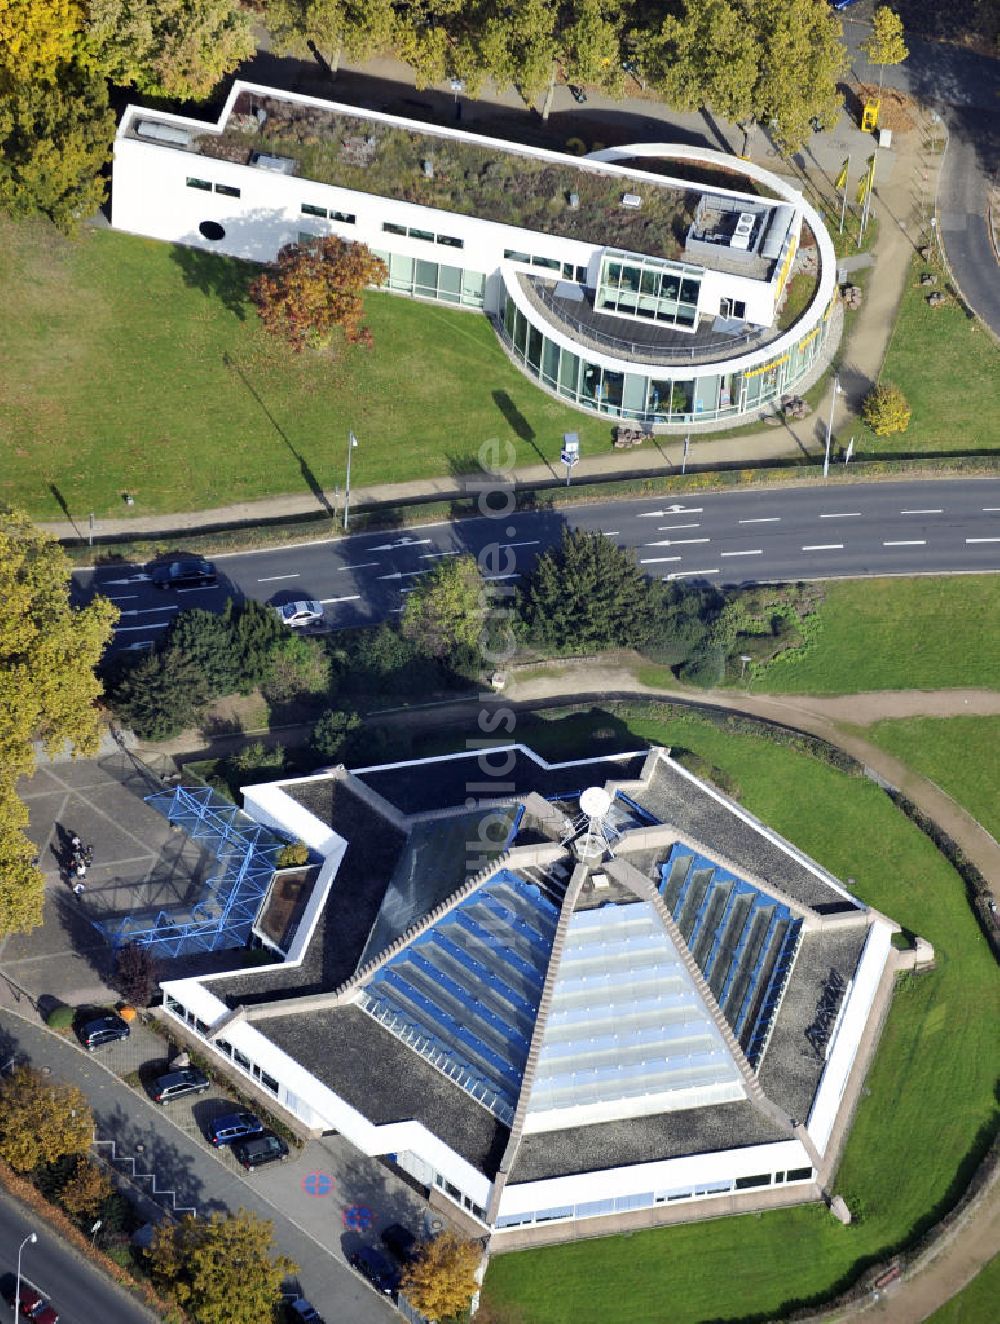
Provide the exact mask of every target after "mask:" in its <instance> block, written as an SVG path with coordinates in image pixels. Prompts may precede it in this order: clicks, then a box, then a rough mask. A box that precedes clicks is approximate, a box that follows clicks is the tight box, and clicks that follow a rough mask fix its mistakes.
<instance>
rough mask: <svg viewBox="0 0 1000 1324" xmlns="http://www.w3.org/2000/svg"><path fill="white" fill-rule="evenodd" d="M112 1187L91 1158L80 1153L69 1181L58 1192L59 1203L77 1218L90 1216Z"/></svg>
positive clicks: (111, 1191)
mask: <svg viewBox="0 0 1000 1324" xmlns="http://www.w3.org/2000/svg"><path fill="white" fill-rule="evenodd" d="M113 1192H114V1187H113V1186H112V1185H111V1182H110V1181H109V1180H108V1178H107V1177H106V1176H105V1175H104V1173H103V1172H102V1171H101V1169H100V1168H99V1167H98V1166H97V1164H96V1163H95V1162H94V1160H93V1159H90V1158H86V1157H84V1156H82V1155H81V1157H80V1158H78V1159H77V1161H76V1167H75V1168H74V1170H73V1175H72V1177H70V1179H69V1181H68V1182H67V1183H66V1185H65V1186H64V1187H63V1188H62V1190H61V1191H60V1192H59V1203H60V1204H61V1205H62V1206H63V1208H64V1209H65V1210H67V1211H68V1212H69V1213H71V1214H75V1215H76V1217H77V1218H92V1217H93V1216H94V1214H96V1213H97V1211H98V1209H100V1207H101V1205H102V1204H103V1203H104V1201H105V1200H106V1199H107V1198H108V1196H110V1195H111V1194H113Z"/></svg>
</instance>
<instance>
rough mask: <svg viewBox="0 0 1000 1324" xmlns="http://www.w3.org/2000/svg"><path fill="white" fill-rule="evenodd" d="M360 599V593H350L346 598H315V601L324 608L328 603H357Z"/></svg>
mask: <svg viewBox="0 0 1000 1324" xmlns="http://www.w3.org/2000/svg"><path fill="white" fill-rule="evenodd" d="M360 597H361V594H360V593H351V594H349V595H348V596H347V597H346V598H317V599H316V601H317V602H318V603H319V604H320V606H323V607H325V606H326V604H327V603H329V602H357V601H358V600H359V598H360Z"/></svg>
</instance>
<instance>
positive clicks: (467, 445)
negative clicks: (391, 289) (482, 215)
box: [0, 220, 611, 520]
mask: <svg viewBox="0 0 1000 1324" xmlns="http://www.w3.org/2000/svg"><path fill="white" fill-rule="evenodd" d="M255 274H256V268H255V267H253V266H252V265H251V264H248V263H245V262H237V261H235V260H231V259H226V258H219V257H215V256H214V255H211V254H205V253H200V252H196V251H194V250H191V249H186V248H181V247H178V246H174V245H170V244H164V243H157V242H155V241H153V240H147V239H139V238H135V237H134V236H131V235H124V234H117V233H111V232H108V231H94V230H87V231H85V232H84V233H83V235H82V236H81V238H80V239H79V240H78V241H77V242H72V243H71V242H69V241H67V240H65V239H63V238H61V237H60V236H59V235H57V234H56V233H55V232H54V231H53V230H51V229H50V228H48V227H46V226H43V225H41V224H28V223H24V224H19V225H15V224H13V223H12V222H10V221H3V220H0V285H2V288H3V303H4V335H3V339H2V345H0V501H6V502H17V503H20V504H22V505H24V506H25V507H27V509H28V510H29V512H30V513H31V514H32V515H34V516H36V517H38V518H40V519H53V518H62V517H63V515H64V513H65V512H64V511H63V510H62V508H61V502H65V504H66V506H67V507H68V509H69V510H70V511H71V513H72V515H73V516H74V517H75V518H76V519H77V520H81V519H82V520H86V518H87V516H88V514H89V513H90V512H91V511H93V512H95V513H96V514H97V515H98V516H101V515H106V514H108V513H109V512H114V513H116V514H119V513H123V506H122V496H121V494H122V493H123V492H125V491H128V492H131V493H132V494H133V495H134V496H135V500H136V504H135V507H134V513H135V514H136V515H141V514H150V513H153V512H157V511H182V510H189V509H201V508H205V507H210V506H219V505H227V504H230V503H232V502H237V501H244V500H251V499H253V498H255V497H262V496H267V495H271V494H275V493H286V492H308V491H310V490H311V489H313V488H315V487H316V486H317V485H318V486H320V487H324V488H331V489H332V488H333V487H334V486H335V485H336V484H340V485H341V486H342V485H343V482H344V467H345V461H346V452H347V432H348V429H351V428H353V430H354V431H355V432H356V433H357V435H358V438H359V439H360V443H361V445H360V449H359V450H357V451H356V452H355V455H354V459H353V465H352V472H351V481H352V483H353V484H355V485H356V486H357V487H363V486H367V485H369V484H372V483H382V482H395V481H403V480H406V479H412V478H421V477H431V476H441V475H448V474H449V473H451V472H452V471H454V470H455V469H457V470H460V471H462V472H468V471H469V470H470V469H473V468H475V461H476V456H477V454H478V453H479V450H480V447H481V446H482V445H483V443H485V442H488V441H489V440H490V439H491V438H499V439H501V440H509V441H511V442H512V443H513V445H514V448H515V452H516V457H517V463H519V464H537V463H539V462H541V461H542V460H546V461H551V462H557V461H558V456H559V451H560V448H561V445H562V434H563V432H564V431H567V430H571V431H575V432H578V433H579V435H580V439H581V443H582V446H583V449H584V451H594V450H603V449H608V448H609V446H610V440H611V423H610V422H609V421H607V420H604V421H598V420H596V419H590V418H588V417H587V416H586V415H585V414H580V413H577V412H576V411H575V410H570V409H567V408H564V407H563V406H562V405H560V404H558V403H557V402H556V401H555V400H552V399H550V397H549V396H547V395H545V394H544V393H543V392H542V391H540V390H539V389H538V388H537V387H535V386H534V385H533V384H532V383H531V382H530V381H529V380H528V378H526V377H525V376H524V375H523V374H522V373H520V372H519V371H517V369H515V368H514V367H513V366H512V365H511V364H510V363H509V362H508V360H507V358H506V356H505V355H504V353H503V351H502V350H501V348H500V345H499V342H498V341H497V338H496V336H495V334H494V332H493V330H492V328H491V327H490V325H489V323H488V322H487V320H486V318H485V317H483V316H482V315H481V314H478V313H473V312H456V311H454V310H452V309H447V308H442V307H439V306H436V305H430V304H422V303H417V302H415V301H412V300H409V299H403V298H397V297H394V296H392V295H389V294H369V295H368V297H367V299H366V307H367V321H368V323H369V325H370V326H371V329H372V332H373V335H374V338H375V348H374V350H372V351H370V352H366V351H364V350H362V349H345V350H344V352H343V353H342V354H341V356H340V357H339V358H338V359H333V358H329V357H324V356H318V355H315V354H312V353H308V352H307V353H303V354H301V355H295V354H292V353H290V352H288V351H286V350H284V349H282V347H281V345H280V344H279V343H278V342H277V341H275V340H274V339H273V338H272V337H267V336H266V335H265V333H264V332H263V330H262V329H261V327H260V325H259V322H258V319H257V314H256V312H255V310H254V309H253V307H252V306H250V305H249V304H248V303H247V300H246V289H247V285H248V283H249V281H250V280H251V279H252V278H253V276H254V275H255ZM555 471H556V472H557V473H559V474H560V475H561V474H562V467H561V466H560V465H558V464H557V463H556V464H555ZM53 489H55V490H53Z"/></svg>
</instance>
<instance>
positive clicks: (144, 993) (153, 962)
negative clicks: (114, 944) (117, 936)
mask: <svg viewBox="0 0 1000 1324" xmlns="http://www.w3.org/2000/svg"><path fill="white" fill-rule="evenodd" d="M159 973H160V966H159V962H158V961H157V959H156V957H155V956H154V955H153V953H152V952H151V950H150V949H149V947H147V946H145V945H144V944H143V943H138V942H127V943H126V944H125V946H124V947H119V948H118V951H117V952H116V953H115V968H114V973H113V976H112V985H113V987H114V988H116V989H117V990H118V992H119V993H120V994H121V995H122V997H123V998H124V999H125V1001H126V1002H130V1003H131V1004H132V1006H133V1007H148V1006H149V1004H150V1001H151V999H152V997H153V991H154V989H155V988H156V982H157V979H158V977H159Z"/></svg>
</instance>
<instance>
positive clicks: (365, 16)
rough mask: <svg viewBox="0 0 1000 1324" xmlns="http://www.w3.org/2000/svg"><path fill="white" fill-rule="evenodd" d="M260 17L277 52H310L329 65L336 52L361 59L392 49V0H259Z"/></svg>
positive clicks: (334, 65)
mask: <svg viewBox="0 0 1000 1324" xmlns="http://www.w3.org/2000/svg"><path fill="white" fill-rule="evenodd" d="M264 22H265V23H266V24H267V30H268V32H269V33H270V35H271V43H272V46H273V48H274V50H275V51H277V52H278V54H280V55H298V56H307V55H311V54H312V53H313V51H314V50H315V51H318V52H319V54H320V55H321V56H322V57H323V59H325V60H326V62H327V64H329V65H330V67H331V68H332V69H334V70H335V69H336V68H337V66H338V64H339V63H340V56H341V53H342V52H343V53H346V54H347V55H349V56H350V57H351V58H352V59H354V60H366V59H368V58H369V57H370V56H372V55H376V54H378V53H379V52H381V51H391V50H392V49H393V39H394V31H395V26H396V16H395V14H394V12H393V6H392V0H370V2H369V3H366V2H365V0H264Z"/></svg>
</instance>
